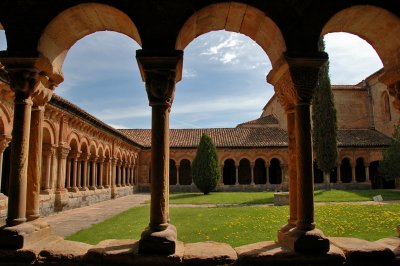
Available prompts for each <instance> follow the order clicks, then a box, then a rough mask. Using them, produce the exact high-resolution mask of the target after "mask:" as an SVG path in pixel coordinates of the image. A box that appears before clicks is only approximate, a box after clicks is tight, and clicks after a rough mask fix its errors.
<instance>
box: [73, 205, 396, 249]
mask: <svg viewBox="0 0 400 266" xmlns="http://www.w3.org/2000/svg"><path fill="white" fill-rule="evenodd" d="M170 212H171V223H172V224H174V225H175V226H176V227H177V229H178V239H179V240H181V241H184V242H186V243H191V242H198V241H206V240H212V241H218V242H225V243H229V244H230V245H232V246H234V247H237V246H241V245H244V244H249V243H255V242H259V241H265V240H275V239H276V233H277V230H278V229H279V228H280V227H281V226H282V225H284V224H285V223H286V222H287V218H288V207H287V206H284V207H272V206H269V207H224V208H171V209H170ZM148 217H149V208H148V207H137V208H132V209H130V210H128V211H126V212H124V213H121V214H119V215H117V216H115V217H113V218H111V219H109V220H107V221H105V222H103V223H100V224H97V225H94V226H92V227H91V228H89V229H86V230H82V231H79V232H78V233H76V234H74V235H72V236H70V237H68V239H70V240H76V241H81V242H86V243H90V244H96V243H98V242H99V241H101V240H103V239H139V238H140V234H141V232H142V231H143V229H144V228H145V227H146V226H147V224H148V221H149V218H148ZM315 220H316V223H317V227H318V228H319V229H321V230H322V231H323V232H324V233H325V235H327V236H348V237H357V238H362V239H366V240H370V241H374V240H377V239H380V238H384V237H390V236H395V235H396V233H395V228H396V225H397V224H398V223H399V221H400V205H399V204H379V205H357V204H339V205H323V206H315Z"/></svg>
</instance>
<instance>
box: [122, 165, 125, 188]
mask: <svg viewBox="0 0 400 266" xmlns="http://www.w3.org/2000/svg"><path fill="white" fill-rule="evenodd" d="M121 171H122V186H123V187H125V186H126V163H124V164H123V165H122V166H121Z"/></svg>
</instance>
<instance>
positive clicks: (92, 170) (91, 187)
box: [90, 157, 97, 190]
mask: <svg viewBox="0 0 400 266" xmlns="http://www.w3.org/2000/svg"><path fill="white" fill-rule="evenodd" d="M96 163H97V157H94V158H93V159H92V164H91V168H90V171H91V176H92V185H91V186H90V190H96V183H97V174H96V168H97V167H96Z"/></svg>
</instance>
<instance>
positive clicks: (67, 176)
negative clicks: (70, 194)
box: [65, 157, 73, 191]
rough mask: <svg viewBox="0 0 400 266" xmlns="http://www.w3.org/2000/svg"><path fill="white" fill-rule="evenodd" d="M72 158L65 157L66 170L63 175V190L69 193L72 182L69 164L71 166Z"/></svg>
mask: <svg viewBox="0 0 400 266" xmlns="http://www.w3.org/2000/svg"><path fill="white" fill-rule="evenodd" d="M72 160H73V159H72V157H67V169H66V173H65V185H66V186H65V188H66V189H67V190H68V191H69V190H70V188H71V183H72V182H71V181H72V178H71V177H72V169H71V164H72Z"/></svg>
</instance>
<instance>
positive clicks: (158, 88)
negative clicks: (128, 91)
mask: <svg viewBox="0 0 400 266" xmlns="http://www.w3.org/2000/svg"><path fill="white" fill-rule="evenodd" d="M182 58H183V52H182V51H172V52H168V53H155V52H149V51H145V50H139V51H137V53H136V59H137V61H138V63H139V68H140V73H141V75H142V79H143V81H145V83H146V91H147V96H148V98H149V104H150V106H154V105H165V106H167V107H170V106H171V105H172V102H173V99H174V92H175V84H176V82H177V81H179V79H180V76H181V74H180V73H181V71H182V70H181V69H182Z"/></svg>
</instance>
